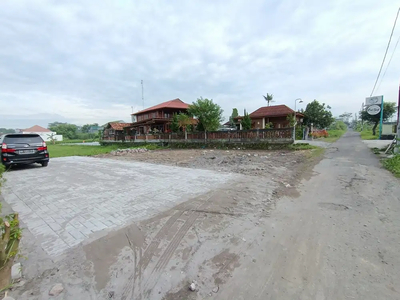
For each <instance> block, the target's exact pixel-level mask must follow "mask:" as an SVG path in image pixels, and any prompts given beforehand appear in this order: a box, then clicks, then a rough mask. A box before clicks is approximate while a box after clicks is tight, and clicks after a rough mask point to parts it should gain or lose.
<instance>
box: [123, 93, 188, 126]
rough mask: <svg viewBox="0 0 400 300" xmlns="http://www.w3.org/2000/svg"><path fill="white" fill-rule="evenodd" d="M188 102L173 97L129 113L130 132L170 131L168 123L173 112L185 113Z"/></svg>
mask: <svg viewBox="0 0 400 300" xmlns="http://www.w3.org/2000/svg"><path fill="white" fill-rule="evenodd" d="M188 108H189V104H187V103H185V102H183V101H182V100H180V99H174V100H170V101H167V102H163V103H160V104H158V105H155V106H152V107H149V108H146V109H144V110H141V111H139V112H137V113H134V114H132V115H131V117H132V124H131V125H130V126H129V129H128V130H129V131H130V132H136V133H140V134H146V133H149V132H154V131H158V132H170V124H171V120H172V117H173V115H174V114H175V113H177V114H178V113H187V109H188Z"/></svg>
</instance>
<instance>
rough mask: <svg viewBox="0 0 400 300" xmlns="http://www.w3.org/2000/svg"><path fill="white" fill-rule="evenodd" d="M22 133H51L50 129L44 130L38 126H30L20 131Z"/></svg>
mask: <svg viewBox="0 0 400 300" xmlns="http://www.w3.org/2000/svg"><path fill="white" fill-rule="evenodd" d="M22 132H52V131H51V130H50V129H47V128H44V127H42V126H39V125H35V126H32V127H30V128H27V129H24V130H22Z"/></svg>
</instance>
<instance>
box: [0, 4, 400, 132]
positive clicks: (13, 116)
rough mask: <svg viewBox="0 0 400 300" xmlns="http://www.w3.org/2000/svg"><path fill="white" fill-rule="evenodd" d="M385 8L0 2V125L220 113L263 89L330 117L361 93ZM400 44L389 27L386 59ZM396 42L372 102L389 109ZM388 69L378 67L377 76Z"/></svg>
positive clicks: (384, 27)
mask: <svg viewBox="0 0 400 300" xmlns="http://www.w3.org/2000/svg"><path fill="white" fill-rule="evenodd" d="M398 5H399V3H398V1H393V0H381V1H376V0H354V1H348V0H345V1H342V0H330V1H321V0H316V1H306V0H305V1H301V0H300V1H299V0H288V1H279V0H275V1H274V0H270V1H260V0H252V1H244V0H243V1H215V0H213V1H212V0H202V1H187V0H174V1H153V0H146V1H130V0H109V1H108V0H101V1H99V0H93V1H91V0H78V1H61V0H55V1H46V0H43V1H38V0H27V1H23V0H2V1H1V2H0V62H1V64H0V127H12V128H24V127H30V126H32V125H35V124H38V125H42V126H47V124H48V123H49V122H52V121H63V122H72V123H75V124H79V125H82V124H85V123H92V122H98V123H101V124H102V123H105V122H107V121H111V120H117V119H122V120H126V121H129V119H130V113H131V112H132V107H133V110H134V111H137V110H139V109H142V100H141V86H140V80H141V79H143V80H144V98H145V107H148V106H151V105H155V104H157V103H160V102H163V101H167V100H171V99H175V98H180V99H181V100H183V101H185V102H187V103H191V102H193V101H195V100H196V99H197V98H198V97H200V96H202V97H204V98H211V99H213V100H214V101H215V102H217V103H218V104H220V105H221V106H222V108H223V109H224V111H225V113H224V115H225V116H228V115H230V113H231V111H232V108H233V107H236V108H238V109H239V112H240V113H242V112H243V109H244V108H246V109H247V111H249V112H251V111H253V110H255V109H257V108H259V107H260V106H265V105H266V102H265V100H264V99H263V97H262V95H263V94H264V95H265V94H266V93H272V94H273V95H274V99H275V100H276V102H275V103H274V104H286V105H288V106H290V107H292V108H293V106H294V100H295V99H296V98H299V97H300V98H302V99H303V100H304V103H303V104H300V106H298V107H300V108H301V107H303V108H305V104H306V103H307V102H310V101H312V100H313V99H317V100H318V101H321V102H325V103H326V104H329V105H330V106H331V107H332V112H333V114H334V115H338V114H341V113H343V112H353V113H355V112H357V111H358V110H359V109H360V107H361V103H362V102H363V101H364V98H365V97H366V96H369V95H370V93H371V90H372V87H373V84H374V81H375V79H376V76H377V73H378V70H379V67H380V64H381V61H382V57H383V54H384V51H385V47H386V44H387V41H388V38H389V34H390V31H391V29H392V25H393V21H394V18H395V16H396V12H397V9H398ZM399 36H400V24H399V26H398V28H397V29H396V31H395V33H394V36H393V41H392V46H391V48H390V50H389V53H388V58H387V60H389V59H390V57H391V55H392V51H393V49H394V46H395V44H396V42H397V41H398V38H399ZM399 52H400V46H398V49H397V51H396V52H395V53H394V56H393V58H392V62H391V64H390V66H389V68H388V70H387V72H386V74H385V77H384V78H383V81H382V83H381V84H379V89H378V90H377V91H376V92H375V93H374V94H375V95H380V94H383V95H384V96H385V100H387V101H397V94H398V85H399V79H400V53H399ZM384 70H385V69H384Z"/></svg>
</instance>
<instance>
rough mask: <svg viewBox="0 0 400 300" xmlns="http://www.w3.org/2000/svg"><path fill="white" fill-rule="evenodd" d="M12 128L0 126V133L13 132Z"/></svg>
mask: <svg viewBox="0 0 400 300" xmlns="http://www.w3.org/2000/svg"><path fill="white" fill-rule="evenodd" d="M14 132H15V130H14V129H8V128H0V133H4V134H5V133H14Z"/></svg>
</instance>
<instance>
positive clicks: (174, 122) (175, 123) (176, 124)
mask: <svg viewBox="0 0 400 300" xmlns="http://www.w3.org/2000/svg"><path fill="white" fill-rule="evenodd" d="M170 128H171V131H172V132H178V131H179V120H178V114H174V115H173V116H172V121H171V125H170Z"/></svg>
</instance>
